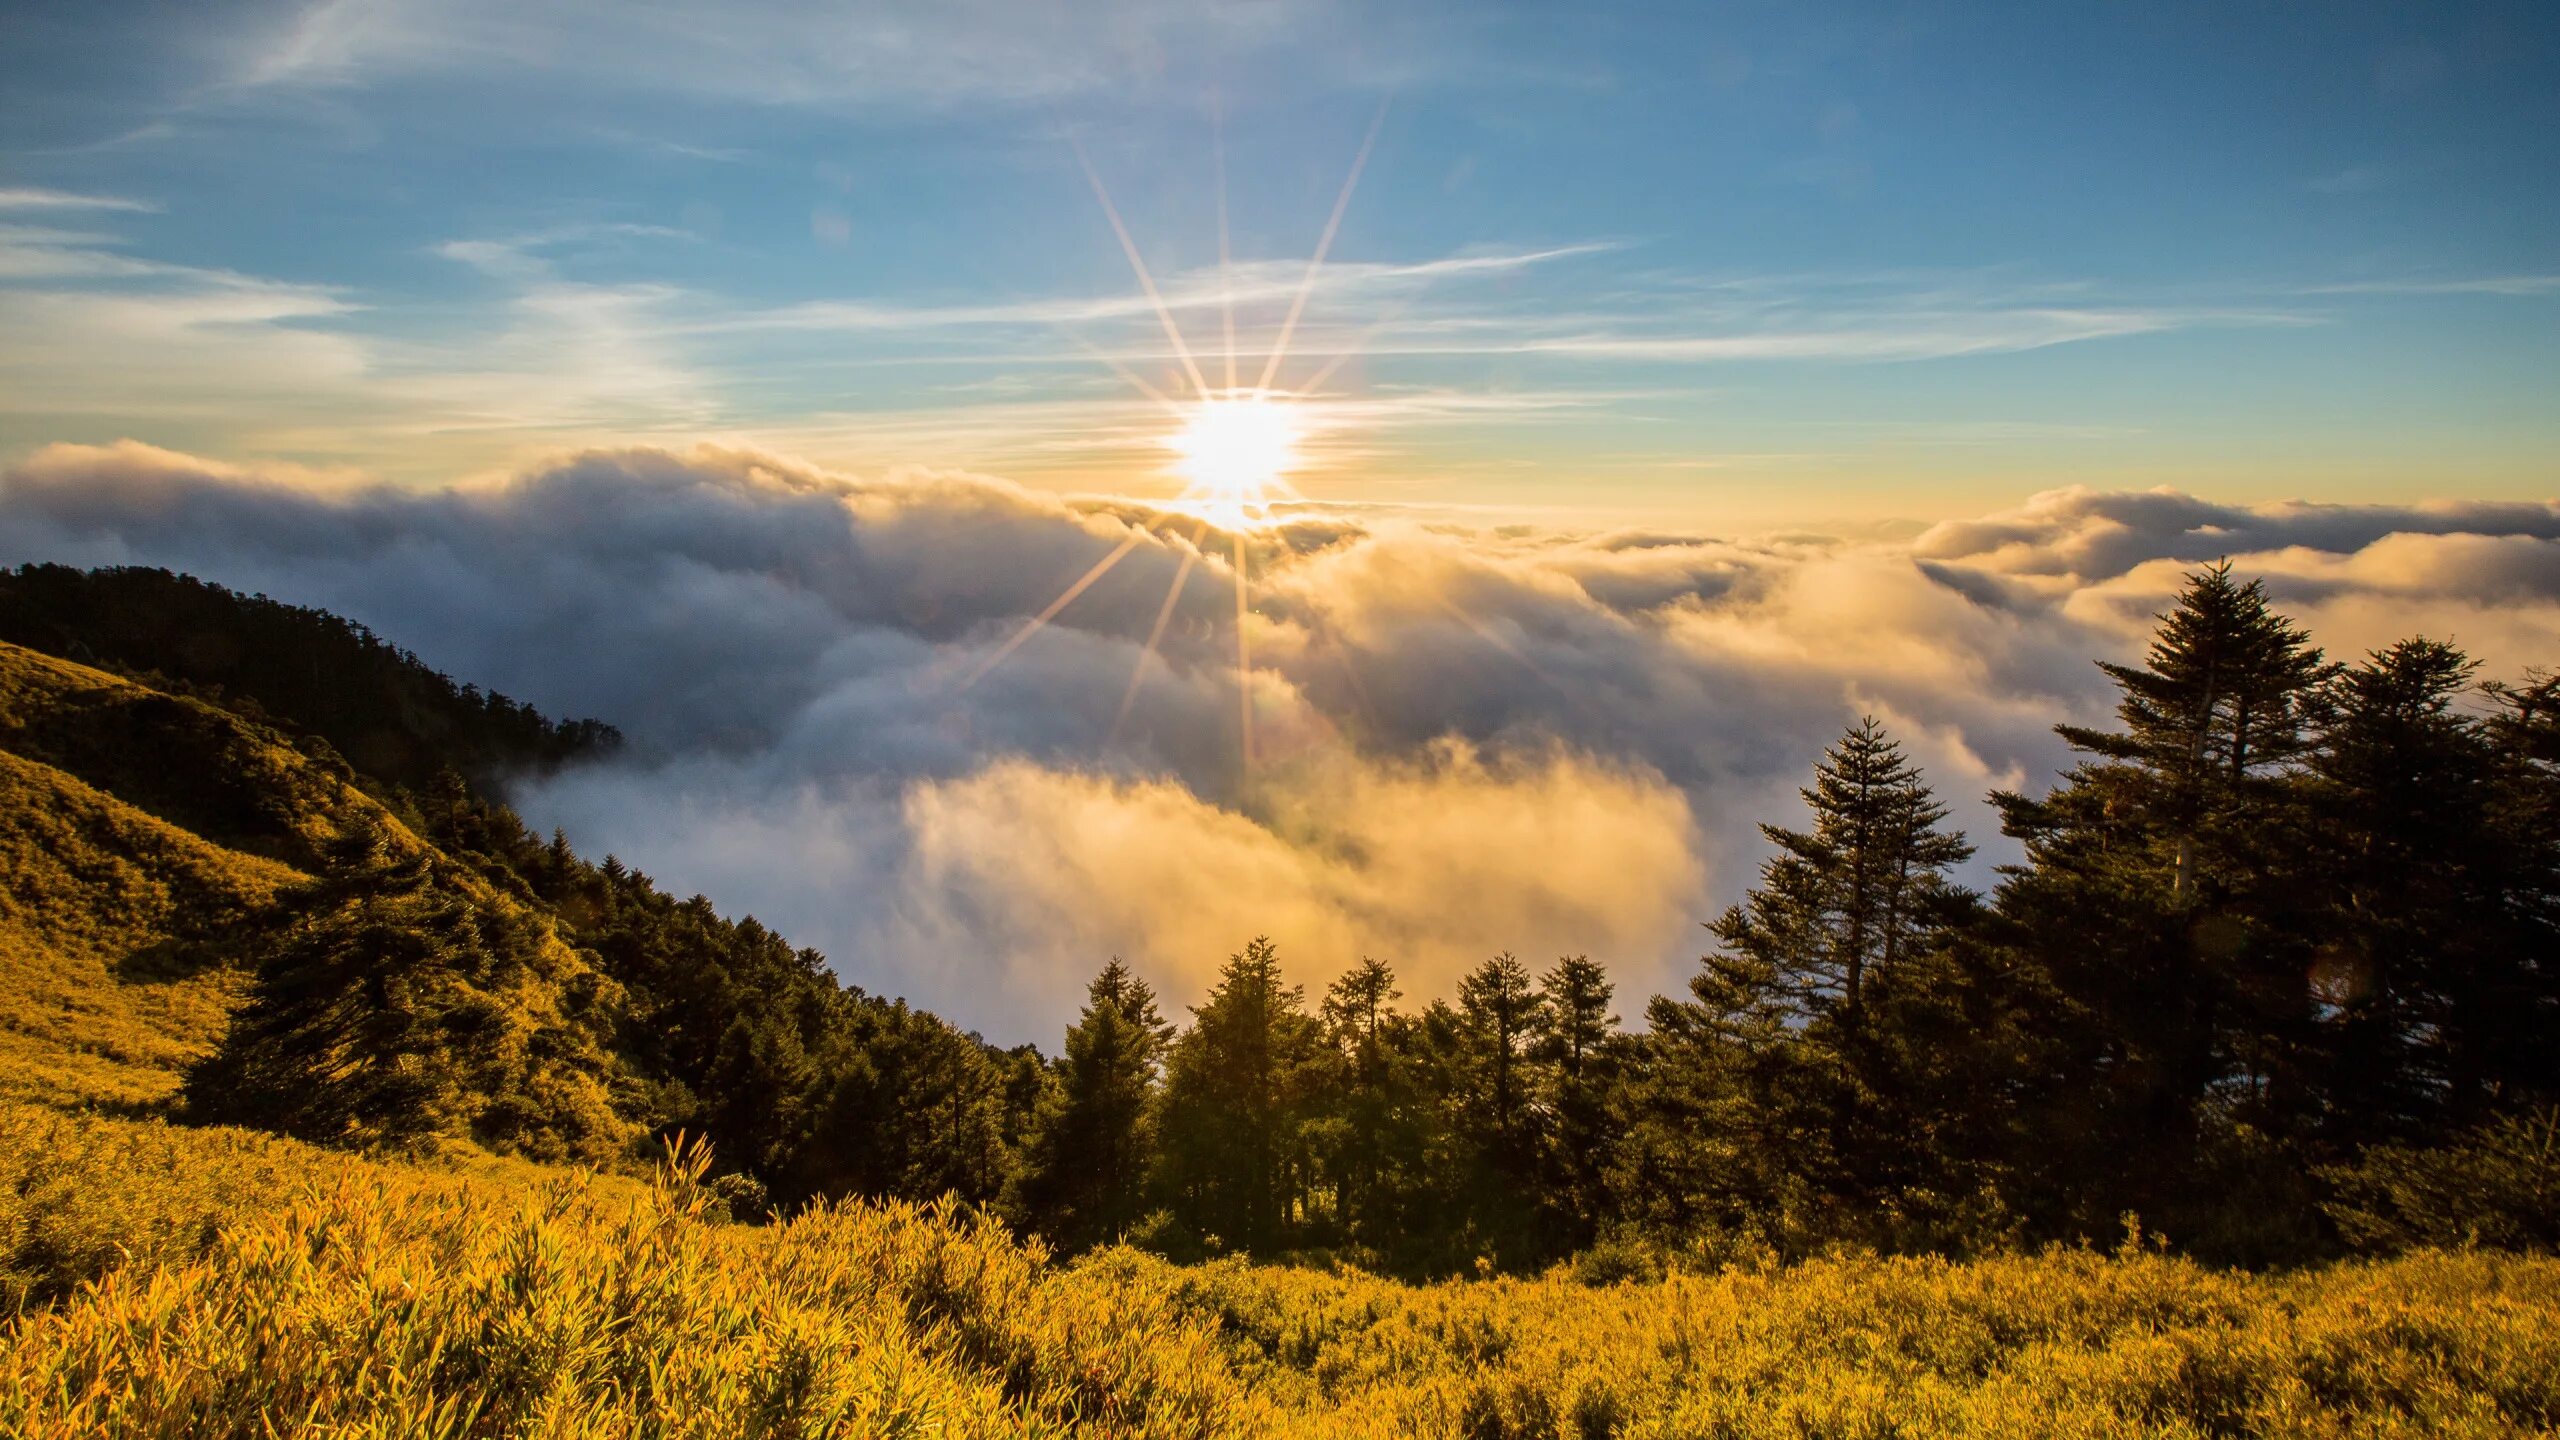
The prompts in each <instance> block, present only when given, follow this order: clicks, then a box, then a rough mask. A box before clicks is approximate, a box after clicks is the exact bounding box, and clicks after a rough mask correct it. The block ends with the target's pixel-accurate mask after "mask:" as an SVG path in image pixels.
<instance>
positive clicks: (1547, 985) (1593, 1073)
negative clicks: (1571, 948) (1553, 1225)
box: [1533, 955, 1620, 1247]
mask: <svg viewBox="0 0 2560 1440" xmlns="http://www.w3.org/2000/svg"><path fill="white" fill-rule="evenodd" d="M1615 993H1616V987H1614V986H1613V985H1611V984H1610V983H1609V972H1608V971H1607V970H1606V969H1604V968H1602V967H1601V966H1600V964H1599V963H1598V962H1596V961H1594V960H1592V959H1591V958H1590V957H1588V956H1584V955H1568V956H1566V957H1564V958H1563V959H1561V960H1558V961H1557V962H1556V963H1555V965H1554V967H1553V968H1551V969H1549V970H1548V971H1547V973H1546V974H1544V975H1542V976H1540V977H1539V979H1538V996H1539V1000H1540V1002H1541V1004H1542V1006H1543V1008H1544V1013H1545V1016H1546V1022H1547V1023H1546V1026H1545V1030H1544V1033H1542V1034H1541V1035H1540V1036H1539V1037H1538V1040H1537V1043H1536V1045H1535V1047H1534V1050H1533V1056H1534V1058H1535V1059H1536V1060H1537V1061H1538V1062H1539V1063H1540V1065H1541V1066H1542V1068H1543V1070H1544V1078H1545V1081H1546V1090H1547V1094H1546V1108H1547V1112H1548V1114H1549V1116H1550V1117H1551V1119H1550V1124H1549V1132H1548V1136H1547V1154H1548V1159H1549V1163H1548V1165H1547V1167H1546V1168H1547V1170H1548V1173H1549V1181H1548V1184H1547V1186H1546V1189H1547V1193H1548V1200H1549V1209H1550V1210H1551V1211H1553V1212H1554V1213H1555V1214H1556V1215H1557V1216H1558V1217H1559V1220H1560V1229H1561V1234H1560V1235H1559V1236H1558V1237H1557V1238H1558V1239H1559V1240H1560V1241H1561V1242H1562V1243H1563V1244H1564V1245H1565V1246H1567V1247H1577V1246H1581V1245H1587V1244H1589V1243H1590V1241H1591V1239H1592V1236H1593V1234H1594V1233H1595V1232H1596V1231H1597V1229H1598V1226H1599V1222H1600V1217H1601V1214H1602V1212H1603V1210H1604V1209H1605V1208H1606V1204H1607V1197H1606V1194H1605V1188H1606V1183H1605V1182H1606V1176H1607V1172H1608V1168H1609V1161H1610V1154H1609V1151H1610V1142H1611V1139H1612V1134H1611V1131H1612V1122H1611V1118H1610V1114H1609V1100H1610V1096H1611V1094H1612V1092H1613V1091H1614V1090H1615V1089H1616V1086H1617V1083H1618V1078H1619V1069H1620V1055H1619V1047H1618V1046H1617V1045H1616V1044H1615V1043H1614V1042H1615V1041H1616V1039H1617V1038H1618V1029H1617V1027H1618V1017H1617V1016H1615V1015H1612V1014H1610V1013H1609V1001H1610V997H1611V996H1612V995H1614V994H1615Z"/></svg>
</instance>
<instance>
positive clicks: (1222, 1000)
mask: <svg viewBox="0 0 2560 1440" xmlns="http://www.w3.org/2000/svg"><path fill="white" fill-rule="evenodd" d="M1304 1001H1305V992H1304V991H1302V990H1301V989H1299V988H1298V987H1297V986H1295V985H1290V984H1288V983H1286V982H1284V981H1283V980H1282V979H1281V976H1280V959H1279V954H1278V952H1277V950H1276V949H1275V948H1274V947H1273V945H1272V943H1271V941H1270V940H1269V938H1268V937H1262V936H1257V937H1255V939H1254V940H1253V942H1252V943H1251V944H1249V945H1247V946H1245V948H1244V949H1243V950H1241V951H1239V952H1237V953H1236V954H1234V955H1231V956H1229V957H1228V958H1227V963H1226V964H1225V965H1224V966H1223V967H1221V968H1220V970H1219V972H1218V983H1217V985H1216V986H1215V987H1213V988H1212V989H1211V990H1210V992H1209V996H1208V998H1207V999H1206V1000H1204V1001H1203V1002H1202V1003H1201V1004H1199V1005H1197V1006H1195V1007H1193V1009H1192V1012H1191V1013H1192V1024H1191V1028H1190V1029H1189V1030H1187V1031H1185V1032H1184V1033H1183V1034H1182V1036H1181V1037H1180V1038H1179V1039H1177V1040H1176V1041H1175V1042H1174V1044H1173V1049H1172V1051H1171V1054H1170V1056H1169V1057H1168V1060H1167V1064H1166V1071H1165V1086H1164V1095H1163V1101H1162V1107H1161V1111H1160V1119H1159V1122H1158V1123H1159V1125H1160V1127H1161V1134H1162V1136H1163V1144H1162V1148H1161V1150H1160V1159H1159V1173H1160V1181H1159V1183H1160V1185H1161V1187H1162V1190H1163V1193H1164V1196H1165V1199H1166V1201H1167V1203H1168V1204H1169V1206H1170V1207H1171V1208H1172V1209H1173V1211H1174V1213H1175V1216H1176V1218H1177V1219H1179V1220H1180V1221H1182V1222H1183V1223H1184V1224H1185V1225H1187V1226H1188V1228H1189V1229H1190V1230H1191V1232H1192V1233H1193V1234H1194V1235H1196V1236H1198V1237H1200V1238H1202V1239H1203V1240H1204V1241H1205V1240H1208V1239H1211V1238H1214V1239H1215V1240H1216V1241H1217V1242H1218V1243H1219V1244H1220V1245H1221V1246H1224V1247H1227V1248H1232V1249H1239V1250H1245V1251H1249V1252H1267V1251H1270V1250H1274V1249H1277V1248H1280V1247H1282V1246H1284V1245H1285V1244H1287V1243H1288V1241H1289V1240H1290V1239H1291V1238H1292V1229H1291V1227H1292V1225H1293V1222H1295V1221H1296V1220H1297V1219H1298V1218H1299V1209H1300V1201H1301V1199H1302V1193H1303V1188H1304V1185H1305V1182H1306V1179H1307V1158H1308V1157H1307V1155H1306V1150H1305V1139H1306V1137H1305V1135H1304V1133H1303V1131H1304V1126H1303V1123H1302V1122H1303V1119H1304V1115H1303V1105H1302V1101H1303V1098H1304V1095H1305V1092H1306V1089H1307V1084H1308V1081H1309V1079H1310V1072H1311V1071H1312V1069H1313V1067H1314V1064H1315V1062H1316V1060H1317V1058H1318V1054H1319V1049H1320V1046H1321V1044H1322V1041H1321V1038H1320V1036H1319V1034H1318V1032H1317V1029H1316V1024H1315V1021H1314V1020H1313V1019H1311V1018H1310V1017H1309V1016H1308V1015H1307V1014H1306V1013H1305V1012H1304V1009H1303V1008H1302V1007H1303V1005H1304Z"/></svg>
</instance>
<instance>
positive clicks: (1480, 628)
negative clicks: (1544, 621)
mask: <svg viewBox="0 0 2560 1440" xmlns="http://www.w3.org/2000/svg"><path fill="white" fill-rule="evenodd" d="M1432 603H1433V604H1436V605H1438V606H1439V607H1440V608H1441V609H1443V610H1446V611H1448V612H1449V614H1450V615H1451V616H1452V617H1453V618H1454V619H1456V620H1457V622H1458V623H1459V624H1461V625H1464V626H1466V627H1467V628H1468V629H1470V630H1472V631H1474V632H1475V633H1476V638H1477V639H1479V640H1482V641H1483V642H1484V643H1486V644H1487V645H1490V646H1492V647H1493V648H1494V649H1496V650H1499V651H1501V652H1502V653H1503V654H1505V655H1507V656H1509V657H1511V660H1512V662H1513V663H1514V664H1516V665H1518V666H1519V667H1520V668H1521V669H1523V670H1526V671H1528V672H1529V673H1530V674H1531V675H1533V676H1535V677H1537V679H1538V681H1539V683H1541V684H1543V685H1545V686H1546V687H1547V688H1548V689H1550V690H1553V691H1555V692H1556V693H1557V694H1558V695H1561V696H1563V697H1564V699H1565V702H1566V703H1567V704H1569V705H1571V706H1573V707H1574V708H1575V709H1577V710H1579V711H1581V712H1582V713H1583V714H1584V715H1585V716H1587V717H1589V718H1591V719H1595V720H1596V719H1600V718H1602V717H1601V714H1600V710H1599V708H1598V707H1597V706H1594V705H1593V704H1592V703H1591V702H1590V701H1589V700H1588V699H1586V698H1584V697H1583V695H1582V694H1581V692H1579V691H1577V690H1575V689H1574V688H1573V687H1572V686H1570V685H1567V684H1565V683H1564V682H1563V681H1561V680H1558V679H1557V678H1556V677H1554V676H1553V675H1550V674H1548V673H1547V671H1546V667H1545V666H1543V665H1540V664H1539V663H1538V662H1537V661H1535V660H1532V659H1530V658H1529V656H1528V654H1527V652H1525V651H1523V650H1522V649H1521V648H1520V647H1519V646H1517V645H1514V644H1512V643H1511V642H1510V641H1509V640H1506V639H1504V638H1503V637H1502V636H1501V634H1500V633H1498V632H1497V631H1495V630H1494V628H1493V627H1492V626H1490V625H1487V624H1485V623H1484V622H1483V621H1481V620H1478V619H1477V618H1476V617H1474V616H1473V615H1470V614H1468V613H1467V612H1466V611H1465V610H1464V609H1462V608H1460V607H1459V605H1458V602H1457V601H1455V600H1451V599H1449V598H1448V597H1446V596H1440V595H1435V596H1433V597H1432Z"/></svg>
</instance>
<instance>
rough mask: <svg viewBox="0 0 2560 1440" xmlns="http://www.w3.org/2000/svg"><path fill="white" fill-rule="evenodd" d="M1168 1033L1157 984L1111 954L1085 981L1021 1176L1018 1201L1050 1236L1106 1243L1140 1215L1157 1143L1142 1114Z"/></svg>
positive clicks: (1077, 1244) (1078, 1244)
mask: <svg viewBox="0 0 2560 1440" xmlns="http://www.w3.org/2000/svg"><path fill="white" fill-rule="evenodd" d="M1172 1034H1173V1027H1172V1026H1170V1025H1168V1024H1166V1023H1165V1021H1164V1018H1163V1017H1162V1016H1161V1015H1159V1014H1158V1013H1157V1012H1156V997H1155V991H1154V990H1153V989H1152V988H1150V987H1149V986H1148V984H1147V982H1145V981H1144V980H1141V979H1139V978H1138V977H1137V976H1136V975H1134V974H1132V973H1131V972H1130V970H1129V967H1127V966H1126V965H1123V964H1121V963H1120V961H1119V960H1118V959H1117V958H1114V959H1113V960H1112V961H1111V963H1110V964H1109V965H1107V966H1105V967H1103V970H1102V973H1101V974H1099V975H1096V976H1095V977H1094V979H1093V983H1092V984H1091V985H1090V986H1088V987H1087V988H1086V991H1085V1005H1084V1010H1083V1012H1082V1013H1081V1014H1080V1015H1079V1016H1078V1017H1077V1019H1076V1023H1075V1024H1074V1025H1073V1026H1071V1027H1070V1028H1069V1029H1068V1031H1067V1037H1066V1050H1065V1054H1064V1055H1063V1056H1062V1057H1061V1058H1060V1059H1059V1062H1058V1084H1057V1088H1056V1090H1055V1091H1054V1092H1053V1093H1052V1095H1051V1096H1050V1097H1049V1100H1048V1103H1047V1104H1045V1105H1044V1106H1043V1107H1042V1108H1041V1111H1040V1113H1039V1116H1038V1119H1037V1121H1036V1122H1035V1126H1034V1129H1033V1131H1032V1135H1031V1141H1030V1145H1029V1147H1028V1154H1027V1155H1026V1156H1025V1161H1024V1168H1023V1174H1022V1177H1021V1182H1020V1185H1021V1205H1022V1207H1023V1208H1024V1210H1025V1211H1026V1212H1027V1213H1028V1215H1029V1217H1030V1219H1031V1221H1032V1223H1033V1225H1034V1227H1035V1228H1037V1229H1038V1230H1040V1231H1041V1232H1042V1233H1043V1234H1045V1235H1047V1236H1049V1237H1050V1238H1051V1239H1053V1240H1055V1241H1057V1242H1059V1243H1060V1244H1062V1245H1066V1246H1069V1247H1074V1248H1082V1247H1084V1246H1088V1245H1095V1244H1102V1243H1107V1242H1109V1241H1111V1240H1115V1239H1118V1238H1119V1237H1120V1236H1122V1235H1124V1234H1126V1233H1127V1231H1128V1229H1129V1227H1130V1226H1131V1225H1133V1224H1135V1223H1137V1221H1138V1219H1139V1218H1140V1217H1141V1216H1142V1215H1143V1214H1144V1213H1145V1211H1146V1198H1147V1192H1146V1184H1147V1176H1148V1172H1149V1170H1150V1168H1151V1166H1152V1163H1153V1160H1154V1143H1155V1136H1154V1125H1153V1118H1152V1116H1151V1114H1150V1113H1149V1112H1150V1107H1151V1105H1152V1102H1153V1097H1154V1091H1155V1085H1156V1075H1157V1070H1158V1067H1159V1066H1160V1064H1161V1062H1162V1059H1163V1055H1164V1050H1165V1046H1166V1045H1167V1044H1168V1043H1169V1042H1170V1040H1171V1038H1172Z"/></svg>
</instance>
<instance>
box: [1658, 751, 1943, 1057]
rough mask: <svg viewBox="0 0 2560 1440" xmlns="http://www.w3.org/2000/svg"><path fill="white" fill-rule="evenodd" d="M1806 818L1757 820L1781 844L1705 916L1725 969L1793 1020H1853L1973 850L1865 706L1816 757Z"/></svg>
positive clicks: (1931, 926)
mask: <svg viewBox="0 0 2560 1440" xmlns="http://www.w3.org/2000/svg"><path fill="white" fill-rule="evenodd" d="M1801 793H1802V794H1803V796H1804V800H1805V804H1806V805H1807V806H1808V807H1810V808H1811V809H1812V811H1813V828H1812V829H1810V830H1803V831H1798V830H1787V829H1782V828H1780V827H1778V826H1775V825H1763V826H1761V827H1760V833H1761V834H1763V835H1765V836H1767V837H1768V839H1769V842H1770V843H1771V844H1772V845H1775V846H1776V847H1777V848H1778V854H1777V855H1776V856H1775V857H1774V858H1772V859H1771V860H1770V861H1769V862H1768V863H1767V864H1766V865H1764V866H1763V867H1761V872H1760V885H1759V887H1758V888H1757V889H1756V890H1754V891H1753V892H1752V894H1751V896H1750V898H1749V899H1748V900H1747V901H1745V902H1744V903H1743V904H1741V905H1737V906H1735V907H1734V908H1732V909H1731V910H1728V911H1726V912H1725V914H1724V915H1723V916H1722V917H1721V918H1719V919H1718V920H1716V921H1715V923H1714V924H1713V925H1712V926H1711V927H1709V928H1710V929H1712V930H1713V932H1714V934H1715V937H1716V939H1717V941H1718V942H1719V943H1720V944H1721V945H1722V946H1723V947H1724V950H1725V952H1726V958H1725V959H1723V960H1721V961H1719V960H1710V961H1709V962H1708V963H1709V964H1710V965H1718V964H1724V965H1726V966H1727V967H1728V968H1729V969H1730V970H1731V972H1732V976H1733V978H1735V979H1737V980H1742V981H1745V982H1746V983H1748V984H1750V985H1752V986H1755V987H1759V988H1763V989H1765V990H1766V991H1767V992H1768V997H1769V999H1770V1001H1771V1002H1773V1003H1776V1004H1778V1005H1779V1006H1780V1007H1781V1008H1782V1009H1783V1010H1784V1011H1785V1012H1786V1013H1788V1014H1789V1015H1791V1016H1792V1017H1794V1018H1796V1019H1799V1020H1810V1019H1813V1018H1817V1017H1831V1018H1835V1019H1837V1020H1838V1021H1839V1023H1841V1024H1842V1025H1843V1026H1844V1027H1846V1028H1850V1029H1855V1028H1856V1027H1857V1025H1858V1024H1859V1021H1860V1017H1861V1015H1862V1012H1863V1009H1864V1007H1865V1003H1866V999H1867V991H1868V988H1869V987H1870V985H1871V984H1872V983H1873V982H1874V980H1875V977H1877V976H1878V975H1880V974H1887V973H1890V972H1891V971H1892V970H1893V969H1894V967H1895V966H1897V965H1898V964H1899V963H1900V962H1901V961H1902V960H1903V959H1904V958H1905V957H1906V956H1908V955H1909V954H1910V953H1911V952H1912V951H1913V950H1914V949H1915V948H1916V947H1918V946H1921V945H1924V944H1926V943H1927V941H1928V938H1929V937H1930V936H1931V935H1932V934H1933V933H1935V932H1936V931H1937V930H1939V929H1940V928H1942V927H1943V926H1944V925H1945V924H1946V923H1947V921H1948V919H1949V917H1950V916H1951V915H1952V914H1954V913H1955V912H1956V911H1958V910H1960V909H1961V907H1962V906H1963V905H1964V903H1966V902H1965V897H1964V895H1963V893H1962V892H1961V891H1960V890H1959V889H1958V888H1957V887H1955V886H1954V885H1953V884H1952V883H1951V882H1950V881H1949V880H1948V879H1947V871H1948V870H1950V869H1952V868H1953V867H1955V866H1957V865H1960V864H1962V863H1964V861H1966V860H1967V859H1969V858H1971V856H1972V854H1973V847H1972V845H1970V844H1969V843H1967V842H1966V840H1965V839H1964V837H1963V836H1961V835H1958V834H1953V833H1950V832H1948V831H1945V830H1942V829H1940V828H1939V826H1940V825H1941V824H1942V823H1943V822H1944V821H1945V819H1946V817H1947V810H1946V807H1945V806H1943V805H1941V804H1939V803H1938V801H1937V798H1936V797H1935V796H1934V795H1933V794H1932V793H1931V792H1930V790H1929V787H1928V784H1927V782H1926V781H1925V780H1924V779H1923V778H1922V777H1921V775H1920V772H1919V771H1918V770H1917V769H1915V768H1914V767H1913V766H1912V765H1911V763H1910V762H1909V761H1908V760H1906V759H1904V758H1903V755H1902V747H1901V745H1900V744H1899V743H1897V742H1896V741H1894V740H1892V739H1891V738H1889V737H1888V736H1887V735H1886V734H1885V732H1884V727H1883V726H1882V725H1880V724H1878V723H1877V722H1876V720H1875V719H1874V717H1872V716H1870V717H1868V718H1866V719H1864V720H1861V721H1860V722H1859V723H1858V724H1856V725H1853V726H1851V727H1850V728H1849V730H1848V731H1847V732H1846V733H1845V734H1843V735H1842V736H1841V738H1840V740H1839V742H1838V743H1837V744H1835V745H1833V746H1832V747H1831V749H1830V750H1829V751H1828V752H1827V753H1825V755H1824V756H1823V758H1822V759H1821V760H1820V761H1819V762H1817V763H1816V764H1815V766H1814V783H1813V784H1812V785H1811V786H1810V787H1809V788H1807V789H1805V790H1804V791H1802V792H1801Z"/></svg>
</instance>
